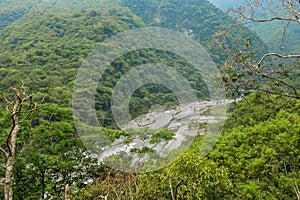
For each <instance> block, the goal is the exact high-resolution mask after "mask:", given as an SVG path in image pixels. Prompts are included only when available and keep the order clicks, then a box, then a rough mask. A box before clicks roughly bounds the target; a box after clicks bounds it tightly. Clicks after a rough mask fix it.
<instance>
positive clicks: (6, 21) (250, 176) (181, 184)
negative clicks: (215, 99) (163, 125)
mask: <svg viewBox="0 0 300 200" xmlns="http://www.w3.org/2000/svg"><path fill="white" fill-rule="evenodd" d="M216 5H219V4H216ZM229 5H230V6H231V1H229V2H228V3H227V4H226V6H229ZM223 6H225V5H223ZM222 8H224V7H222ZM278 23H282V22H274V23H273V22H272V23H271V24H270V26H271V27H274V29H276V30H278V29H277V28H276V27H277V25H278ZM153 26H154V27H160V28H166V29H172V30H174V31H178V32H180V33H182V34H184V35H186V37H188V38H191V39H193V40H194V41H196V42H198V43H199V44H201V45H202V46H203V47H204V49H205V50H206V51H207V52H208V53H209V55H210V57H211V59H212V61H214V63H216V65H217V66H218V67H220V66H223V65H224V66H227V68H228V65H227V63H228V59H231V60H235V61H236V62H237V63H238V64H237V65H238V67H239V69H241V68H242V67H243V62H241V61H239V60H238V59H237V58H238V56H240V55H244V52H249V54H250V55H251V56H250V57H249V56H248V57H247V56H244V58H243V59H244V60H242V61H245V62H246V61H248V60H251V61H253V62H254V61H259V59H260V58H261V57H262V56H263V55H264V54H265V53H267V52H268V49H272V50H278V51H279V52H281V53H282V51H281V49H276V48H275V46H278V45H280V44H281V42H282V41H281V40H280V38H281V33H280V31H279V30H278V32H275V31H273V32H272V34H271V33H270V32H269V30H270V29H269V26H265V25H264V24H260V25H256V26H249V27H246V26H240V25H239V22H238V21H237V20H236V19H234V18H233V17H231V16H230V15H229V14H228V13H226V12H224V11H222V10H221V9H219V8H217V7H215V6H214V5H213V4H212V3H211V2H209V1H208V0H179V1H178V0H101V1H96V0H65V1H63V0H56V1H51V0H50V1H46V0H26V1H24V0H23V1H20V0H13V1H0V77H1V78H0V94H1V98H0V104H1V108H3V109H1V110H0V127H1V129H0V133H1V134H0V138H1V140H0V147H1V149H0V150H1V152H2V153H3V154H1V157H0V163H1V164H0V165H1V168H0V177H1V178H0V189H1V190H0V196H1V197H0V199H4V196H5V194H4V193H5V191H6V190H5V189H4V188H5V187H6V185H8V183H6V179H5V178H6V177H7V174H6V173H7V166H8V164H7V163H8V162H7V161H8V160H9V159H8V158H9V155H12V146H11V145H10V144H9V141H11V138H12V135H11V133H12V130H13V128H14V127H15V125H16V120H15V119H14V116H18V117H19V119H20V120H19V124H18V126H19V130H18V131H17V132H18V133H17V139H16V147H15V151H16V152H15V155H14V162H13V181H12V190H13V199H68V198H71V199H171V200H175V199H191V200H192V199H297V198H298V199H299V198H300V192H299V186H300V165H299V163H300V149H299V144H300V101H299V98H298V99H297V98H289V97H283V96H281V95H274V94H265V93H262V92H254V91H252V90H251V92H250V93H251V94H247V95H246V94H241V95H240V96H238V98H240V97H243V98H242V100H240V101H235V102H234V103H231V104H228V105H226V110H227V116H226V117H227V119H226V121H225V124H224V128H223V130H222V134H219V133H209V134H207V123H206V122H205V123H198V124H196V127H197V128H199V127H201V128H199V129H201V131H204V132H205V134H200V133H199V134H197V135H196V136H195V139H194V141H193V143H192V144H191V146H190V147H189V148H188V149H186V148H185V147H181V148H180V147H179V148H177V149H175V150H174V151H172V152H171V153H170V155H169V156H168V158H166V159H165V160H164V161H161V162H162V163H155V164H154V163H150V164H149V165H148V166H147V167H149V169H152V170H151V171H149V172H146V173H140V174H139V173H135V171H134V170H132V171H128V170H127V171H125V172H123V171H119V170H117V169H114V168H111V167H109V166H107V163H105V164H104V163H103V162H102V161H99V160H98V159H97V158H95V155H94V154H93V152H90V151H89V150H88V149H87V147H86V146H85V145H84V143H83V142H82V139H81V137H80V133H79V132H78V129H76V128H77V127H76V124H75V120H76V119H75V120H74V113H73V110H72V95H73V93H72V92H73V86H74V85H75V83H76V76H77V72H78V70H79V68H80V67H82V65H84V63H85V62H86V58H87V56H88V55H89V53H90V52H91V51H93V50H94V49H95V48H96V47H97V46H98V45H99V44H100V43H102V42H104V41H105V40H107V39H109V38H111V37H113V36H115V35H117V34H118V33H122V32H124V31H128V30H132V29H138V28H145V27H153ZM289 27H290V28H289V29H288V31H287V37H286V42H285V47H286V49H287V50H286V51H285V52H288V53H295V54H297V53H299V48H298V46H299V45H298V41H299V31H297V30H298V29H299V24H297V23H291V25H290V26H289ZM249 28H250V29H251V30H250V29H249ZM255 31H256V32H255ZM266 35H267V36H266ZM262 36H265V37H262ZM233 52H238V53H237V55H234V54H233ZM240 52H241V53H240ZM276 61H277V60H275V63H276ZM147 63H156V64H163V65H166V66H168V67H170V68H171V69H174V70H176V71H177V72H180V74H181V75H182V76H183V77H184V78H186V79H187V80H188V82H189V84H190V85H191V87H192V89H193V90H194V91H195V94H196V97H197V99H198V100H199V101H204V100H206V101H208V100H210V94H209V88H208V86H207V85H206V84H205V82H204V77H202V75H201V74H200V73H199V72H197V70H196V69H195V67H194V66H193V65H192V64H191V63H190V62H188V61H187V60H186V59H184V58H182V57H181V56H180V55H177V54H175V53H173V52H169V51H166V50H160V49H139V50H136V51H131V52H129V53H126V54H125V55H122V56H120V57H119V58H118V59H116V60H114V61H113V62H112V63H111V64H110V65H109V66H107V68H106V70H105V72H104V73H103V76H102V80H101V81H100V82H99V83H98V85H97V88H96V94H95V108H94V109H95V113H96V116H97V120H98V122H99V124H100V126H101V127H92V128H90V129H89V130H90V131H91V132H94V133H95V134H96V133H98V132H97V131H99V130H100V129H101V131H103V133H104V135H105V136H106V137H107V138H106V139H107V140H105V139H103V141H99V143H101V145H104V144H106V143H112V142H115V141H118V140H119V139H120V138H124V144H126V145H128V144H130V143H131V142H132V141H134V138H135V137H136V136H137V135H138V137H145V139H143V141H144V140H147V139H149V143H150V144H156V143H157V144H160V143H159V142H166V143H167V142H168V141H169V140H174V137H175V135H176V134H175V133H174V132H173V131H172V130H168V129H160V130H159V131H158V132H156V131H153V130H150V129H148V128H144V129H143V128H142V129H137V130H130V131H127V132H126V131H123V130H120V127H118V126H117V124H116V122H115V121H114V116H113V113H112V110H111V106H112V102H111V98H112V96H113V94H114V87H115V86H116V84H117V83H118V81H119V80H120V79H121V78H122V77H123V76H124V75H125V74H126V73H127V72H129V71H130V70H132V69H134V68H135V67H137V66H140V65H143V64H147ZM290 63H292V64H290ZM267 64H268V63H267ZM284 64H285V65H288V66H286V67H287V68H286V69H287V70H288V72H289V73H288V74H290V75H288V76H285V79H284V80H283V81H284V83H289V84H291V85H295V87H296V88H297V89H298V90H299V89H300V85H299V80H300V71H299V59H296V60H292V61H291V62H286V63H284ZM270 65H274V62H273V63H271V62H270ZM275 65H276V64H275ZM281 67H283V66H282V63H280V64H278V67H277V66H275V68H281ZM229 68H230V69H231V68H232V66H229ZM264 70H265V71H266V72H268V69H264ZM237 74H238V73H237ZM237 76H238V75H237ZM148 78H149V79H151V77H148ZM214 78H216V77H214ZM246 78H247V75H246ZM153 79H154V78H153ZM273 79H275V78H273ZM223 81H224V80H223ZM234 81H236V82H238V81H239V80H238V79H236V80H234ZM276 81H277V79H276ZM276 81H274V84H276ZM257 82H258V84H262V85H263V84H264V80H257ZM278 82H280V81H278ZM22 83H24V85H25V86H22ZM280 83H282V82H280ZM223 84H224V85H226V84H227V82H225V83H222V84H221V85H223ZM266 85H267V86H269V85H268V84H266ZM229 87H230V86H229ZM270 87H273V86H272V85H271V86H270ZM16 88H17V89H20V90H17V89H16ZM25 88H26V89H25ZM257 88H258V89H259V86H257ZM230 89H231V90H234V88H230ZM27 92H28V93H30V94H31V93H32V94H33V95H32V96H26V95H27ZM84 92H87V91H82V93H84ZM22 95H23V96H24V99H25V100H24V102H23V101H22V100H21V99H22V98H21V97H23V96H22ZM26 97H27V98H26ZM228 97H230V96H228ZM18 103H20V107H19V108H20V111H19V112H11V113H9V112H7V110H10V109H11V110H13V109H14V105H17V104H18ZM178 103H179V102H178V99H177V97H176V95H174V94H173V93H172V91H171V90H170V89H168V88H167V87H165V86H162V85H159V84H148V85H145V86H143V87H140V88H138V89H137V90H136V91H135V92H134V94H133V95H132V97H131V99H130V105H129V108H130V109H129V112H130V115H131V117H132V118H133V119H134V118H139V117H140V116H143V115H144V114H146V113H147V112H149V111H152V110H155V109H156V107H157V106H158V105H159V106H158V107H159V109H163V110H164V111H168V110H170V109H174V108H176V106H178ZM73 106H74V105H73ZM6 109H7V110H6ZM212 110H213V109H212V108H209V109H207V110H205V111H204V112H203V116H208V117H209V116H210V115H211V112H212ZM21 119H24V120H21ZM86 120H87V121H88V120H89V119H86ZM193 125H195V124H189V126H191V127H192V126H193ZM12 127H13V128H12ZM149 135H151V137H149ZM216 138H217V139H216ZM216 140H217V143H216V145H215V146H214V148H213V150H212V151H211V152H210V153H209V154H208V155H207V156H205V157H203V155H202V154H201V153H202V149H201V148H202V145H203V144H204V143H205V144H207V143H208V144H210V141H211V145H213V144H214V143H213V142H212V141H216ZM97 145H98V144H97ZM101 147H102V146H101ZM153 151H154V150H153V149H150V148H142V149H139V148H133V149H131V153H135V154H139V155H140V154H145V155H148V156H150V157H151V156H153V157H155V156H157V155H156V154H151V153H153ZM178 155H180V156H179V157H178V158H177V159H175V161H174V162H169V161H171V160H172V159H173V158H174V157H177V156H178ZM121 156H122V155H121ZM114 159H115V160H114ZM105 161H106V162H118V160H117V159H116V158H115V157H111V158H110V160H105ZM166 163H169V164H166ZM119 164H120V163H119ZM151 164H153V165H151ZM108 165H109V164H108ZM157 165H162V166H164V165H166V166H165V167H163V168H160V169H158V170H156V168H155V167H156V166H157ZM153 168H155V169H153ZM4 177H5V178H4ZM68 186H70V188H71V189H70V190H71V191H70V194H69V195H68V194H67V193H68V191H67V189H66V188H68ZM5 198H6V196H5Z"/></svg>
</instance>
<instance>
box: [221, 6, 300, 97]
mask: <svg viewBox="0 0 300 200" xmlns="http://www.w3.org/2000/svg"><path fill="white" fill-rule="evenodd" d="M246 4H247V6H245V7H240V8H231V9H230V11H231V12H232V13H234V14H235V15H236V16H237V18H238V19H239V20H240V21H241V22H242V25H244V24H247V23H266V26H267V25H268V24H267V23H268V22H271V21H282V22H287V23H286V25H285V26H286V27H285V28H284V32H283V35H282V38H281V40H282V41H284V38H285V37H286V28H287V27H288V26H289V25H290V24H291V23H293V24H296V25H297V26H299V25H300V18H299V15H300V0H277V1H273V0H246ZM249 45H251V38H247V39H246V41H245V46H246V47H248V46H249ZM228 52H229V54H230V55H229V59H228V60H227V62H226V63H225V65H224V66H222V67H220V70H221V72H222V73H221V75H220V77H219V78H221V80H222V81H223V82H224V83H225V86H226V88H227V89H228V90H229V91H232V93H233V94H238V95H240V93H244V92H245V91H248V92H249V91H250V92H251V91H262V92H265V93H269V94H278V95H283V96H287V97H291V98H296V99H300V94H299V91H297V90H298V89H299V88H297V87H296V86H295V84H294V83H293V81H291V80H290V76H291V75H293V73H294V72H293V70H294V69H293V68H291V67H290V68H286V66H285V65H290V64H287V62H284V61H286V60H291V59H293V62H294V61H295V60H296V59H299V58H300V54H283V53H279V52H269V53H266V54H264V55H262V56H261V57H260V58H259V57H258V56H257V55H255V53H254V52H251V51H245V50H244V51H241V50H239V51H238V52H231V51H230V50H229V51H228ZM296 71H297V70H296ZM297 73H299V71H298V72H297ZM299 74H300V73H299Z"/></svg>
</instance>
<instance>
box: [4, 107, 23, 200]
mask: <svg viewBox="0 0 300 200" xmlns="http://www.w3.org/2000/svg"><path fill="white" fill-rule="evenodd" d="M18 106H19V104H18V103H16V104H15V105H14V107H13V114H12V116H11V117H12V120H13V123H14V124H13V127H12V129H11V131H10V137H8V139H7V146H8V149H9V151H8V153H7V161H6V171H5V186H4V199H5V200H12V197H13V191H12V186H13V170H14V162H15V151H16V142H17V133H18V131H19V121H18V115H17V109H18Z"/></svg>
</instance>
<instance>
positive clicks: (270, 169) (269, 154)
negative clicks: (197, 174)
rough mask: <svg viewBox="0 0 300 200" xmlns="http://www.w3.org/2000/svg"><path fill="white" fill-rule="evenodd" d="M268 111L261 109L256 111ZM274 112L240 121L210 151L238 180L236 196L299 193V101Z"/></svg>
mask: <svg viewBox="0 0 300 200" xmlns="http://www.w3.org/2000/svg"><path fill="white" fill-rule="evenodd" d="M274 98H276V97H274ZM252 102H253V103H254V102H255V101H253V100H252ZM241 105H243V103H241ZM275 105H276V104H275ZM277 105H278V104H277ZM248 107H249V106H248ZM244 108H245V105H244ZM266 108H268V107H266ZM268 111H270V110H262V109H260V111H259V110H256V111H255V114H256V115H260V114H262V115H264V113H268ZM293 112H294V113H293ZM239 113H241V110H240V112H239ZM273 115H274V116H273V117H270V118H269V119H268V120H266V119H265V120H266V121H261V120H263V119H260V118H257V117H256V118H254V120H249V121H251V123H250V124H248V126H245V125H246V124H244V122H242V123H240V124H237V126H236V127H235V128H232V129H229V130H230V131H228V132H225V133H224V134H223V135H222V136H221V137H220V139H219V142H218V143H217V145H216V148H215V149H214V151H212V152H211V153H210V155H209V159H213V160H214V161H216V162H217V163H219V164H220V166H224V167H226V168H228V169H230V172H231V173H230V178H231V180H234V181H233V185H234V189H233V194H232V196H231V198H232V199H236V198H237V199H241V198H242V199H280V198H283V199H294V197H295V192H294V184H298V185H299V181H300V177H299V170H300V168H299V162H300V160H299V158H300V151H299V148H298V146H299V142H300V140H299V139H300V137H299V133H300V124H299V122H300V115H299V101H297V102H294V105H290V108H286V110H280V111H279V112H274V113H273ZM250 117H251V116H249V118H248V119H251V118H250ZM245 118H247V115H245ZM255 120H256V123H253V122H255ZM237 123H239V121H237ZM284 180H286V181H287V182H284Z"/></svg>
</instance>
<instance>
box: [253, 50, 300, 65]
mask: <svg viewBox="0 0 300 200" xmlns="http://www.w3.org/2000/svg"><path fill="white" fill-rule="evenodd" d="M270 56H276V57H278V58H283V59H286V58H300V55H281V54H278V53H268V54H265V55H264V56H263V57H262V58H261V59H260V61H259V62H258V63H257V68H260V67H261V65H262V63H263V62H264V61H265V59H266V58H268V57H270Z"/></svg>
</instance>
